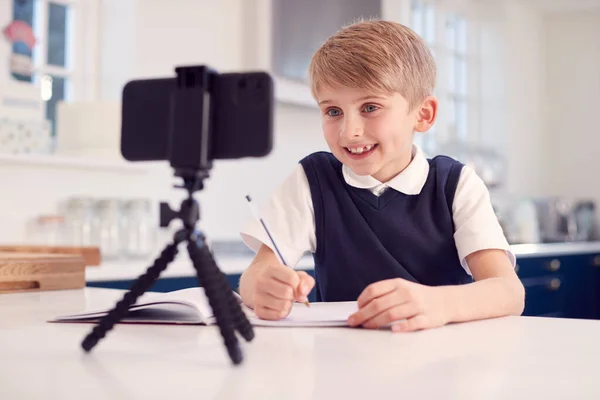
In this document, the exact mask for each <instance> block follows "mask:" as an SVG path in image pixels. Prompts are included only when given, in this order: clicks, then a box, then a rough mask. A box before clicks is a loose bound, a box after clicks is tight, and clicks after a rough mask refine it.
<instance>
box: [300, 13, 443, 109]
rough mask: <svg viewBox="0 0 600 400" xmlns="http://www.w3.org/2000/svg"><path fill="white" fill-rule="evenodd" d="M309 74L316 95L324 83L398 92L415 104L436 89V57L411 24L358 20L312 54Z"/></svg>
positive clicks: (412, 104) (411, 106) (328, 85)
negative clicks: (412, 28)
mask: <svg viewBox="0 0 600 400" xmlns="http://www.w3.org/2000/svg"><path fill="white" fill-rule="evenodd" d="M308 75H309V80H310V85H311V91H312V95H313V97H314V98H315V99H316V98H317V93H318V90H319V88H320V87H323V86H326V87H331V86H333V85H342V86H348V87H354V88H361V89H365V90H369V91H374V92H385V93H393V92H398V93H400V94H401V95H402V96H404V97H405V98H406V99H407V101H408V102H409V105H410V108H411V109H412V108H413V107H414V106H415V105H417V103H419V102H421V101H423V100H424V99H425V98H426V97H427V96H429V95H431V94H433V89H434V87H435V80H436V66H435V60H434V59H433V56H432V54H431V52H430V50H429V48H428V47H427V45H426V43H425V41H424V40H423V39H422V38H421V37H420V36H419V35H417V34H416V33H415V32H414V31H413V30H411V29H410V28H408V27H406V26H404V25H401V24H398V23H395V22H389V21H380V20H370V21H359V22H355V23H353V24H351V25H348V26H346V27H344V28H342V29H341V30H340V31H338V32H337V33H336V34H334V35H333V36H331V37H330V38H329V39H327V41H326V42H325V43H323V45H322V46H321V47H320V48H319V49H318V50H317V51H316V52H315V54H314V55H313V57H312V59H311V62H310V66H309V69H308Z"/></svg>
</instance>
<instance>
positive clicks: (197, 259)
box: [187, 237, 243, 365]
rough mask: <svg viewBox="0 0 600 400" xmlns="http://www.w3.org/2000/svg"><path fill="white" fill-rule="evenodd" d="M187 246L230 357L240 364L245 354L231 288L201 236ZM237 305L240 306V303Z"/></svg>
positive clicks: (191, 239)
mask: <svg viewBox="0 0 600 400" xmlns="http://www.w3.org/2000/svg"><path fill="white" fill-rule="evenodd" d="M187 248H188V253H189V255H190V259H191V260H192V263H193V264H194V268H196V272H197V274H198V281H199V284H200V285H201V286H202V287H204V290H205V292H206V297H207V298H208V302H209V305H210V307H211V308H212V310H213V313H214V315H215V318H216V320H217V325H218V326H219V330H220V332H221V336H222V337H223V341H224V343H225V347H226V348H227V352H228V354H229V358H231V361H232V362H233V363H234V364H236V365H237V364H240V363H241V362H242V359H243V355H242V349H241V348H240V344H239V342H238V340H237V337H236V335H235V329H234V328H235V326H234V320H233V316H234V313H232V311H231V308H232V307H231V303H230V301H229V296H230V295H231V293H230V292H231V289H230V288H229V286H228V285H227V281H226V280H225V277H224V276H223V273H222V272H221V271H220V270H219V268H218V267H217V264H216V263H215V262H214V259H213V258H212V254H211V253H210V251H209V250H208V248H207V247H206V245H205V244H204V241H203V240H202V238H201V237H198V238H197V237H192V238H190V240H188V244H187ZM221 279H223V280H225V286H223V285H222V281H221ZM237 306H238V307H239V305H237Z"/></svg>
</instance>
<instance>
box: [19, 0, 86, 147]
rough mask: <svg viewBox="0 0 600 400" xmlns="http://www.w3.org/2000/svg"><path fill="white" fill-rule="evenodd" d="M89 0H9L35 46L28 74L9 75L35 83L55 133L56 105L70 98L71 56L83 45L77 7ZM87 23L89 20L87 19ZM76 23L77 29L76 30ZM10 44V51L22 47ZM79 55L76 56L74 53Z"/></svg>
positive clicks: (73, 73)
mask: <svg viewBox="0 0 600 400" xmlns="http://www.w3.org/2000/svg"><path fill="white" fill-rule="evenodd" d="M90 2H91V0H87V2H84V1H82V0H13V19H14V20H21V21H24V22H26V23H27V24H28V25H30V26H31V27H32V28H33V33H34V35H35V45H34V47H33V52H32V53H30V54H27V55H29V56H31V57H32V64H33V65H32V74H31V75H25V74H19V73H13V75H12V76H13V78H14V79H17V80H20V81H25V82H32V83H35V84H38V85H39V86H40V89H41V96H42V100H44V101H45V116H46V119H47V120H49V121H50V124H51V129H52V133H53V135H54V134H55V133H56V126H55V122H56V106H57V104H58V103H59V102H61V101H71V100H74V98H75V97H77V96H76V95H75V93H76V91H75V89H76V88H75V87H74V81H75V79H74V78H75V76H76V71H77V69H78V68H81V67H82V66H81V65H77V64H78V63H77V62H76V60H78V59H77V58H76V57H75V56H76V55H77V54H76V53H77V52H83V50H84V46H82V45H81V44H80V45H78V46H76V43H81V40H79V42H78V41H77V40H76V36H78V35H77V33H79V36H82V35H81V32H82V31H81V28H83V25H84V21H83V20H82V19H83V17H82V16H83V14H82V13H81V10H82V9H83V8H84V3H85V4H87V3H90ZM88 22H89V21H88ZM76 23H78V24H79V26H78V29H79V31H78V32H76V31H75V28H76ZM19 45H20V44H19V43H16V44H15V45H14V46H13V53H17V54H24V53H25V50H24V49H22V48H17V46H19ZM78 56H79V55H78Z"/></svg>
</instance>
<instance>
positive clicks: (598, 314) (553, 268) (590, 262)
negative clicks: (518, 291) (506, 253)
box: [516, 253, 600, 319]
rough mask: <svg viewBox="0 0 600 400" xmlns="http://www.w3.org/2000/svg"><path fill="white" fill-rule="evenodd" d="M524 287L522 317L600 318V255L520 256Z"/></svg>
mask: <svg viewBox="0 0 600 400" xmlns="http://www.w3.org/2000/svg"><path fill="white" fill-rule="evenodd" d="M516 270H517V275H518V276H519V278H520V279H521V282H523V286H525V310H524V312H523V315H527V316H548V317H564V318H584V319H591V318H594V319H599V318H600V307H599V302H600V294H599V291H600V253H589V254H570V255H560V256H543V257H538V256H533V257H532V256H528V257H518V256H517V268H516Z"/></svg>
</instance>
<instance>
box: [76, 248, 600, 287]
mask: <svg viewBox="0 0 600 400" xmlns="http://www.w3.org/2000/svg"><path fill="white" fill-rule="evenodd" d="M511 248H512V250H513V251H514V252H515V255H516V256H517V258H526V257H543V256H560V255H569V254H586V253H599V254H600V242H579V243H575V242H573V243H536V244H516V245H512V246H511ZM215 260H216V261H217V264H218V265H219V268H220V269H221V270H222V271H223V272H224V273H225V274H227V275H235V274H241V273H242V272H244V270H245V269H246V268H247V267H248V265H250V263H251V262H252V256H246V255H227V254H216V255H215ZM152 262H153V260H152V259H149V260H124V261H115V262H104V263H102V265H100V266H99V267H89V268H87V269H86V281H88V282H97V281H111V280H129V279H135V278H137V277H138V276H139V275H141V274H143V273H144V271H145V270H146V269H147V268H148V267H149V266H150V265H151V264H152ZM313 268H314V263H313V259H312V257H310V256H304V257H302V259H301V260H300V262H299V263H298V265H297V266H296V269H300V270H311V269H313ZM191 276H195V271H194V268H193V266H192V264H191V262H190V261H189V259H188V257H187V254H185V252H180V253H179V254H178V255H177V258H176V259H175V261H174V262H173V263H172V264H171V265H170V266H169V268H167V269H166V270H165V271H164V272H163V273H162V274H161V277H191Z"/></svg>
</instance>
